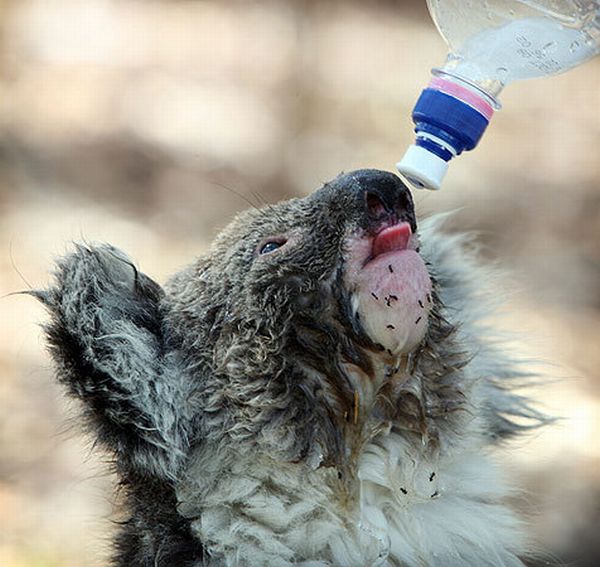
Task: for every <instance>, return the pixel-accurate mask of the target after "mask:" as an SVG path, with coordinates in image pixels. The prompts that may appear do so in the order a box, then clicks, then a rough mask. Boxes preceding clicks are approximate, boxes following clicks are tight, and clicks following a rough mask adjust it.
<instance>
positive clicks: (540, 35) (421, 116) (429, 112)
mask: <svg viewBox="0 0 600 567" xmlns="http://www.w3.org/2000/svg"><path fill="white" fill-rule="evenodd" d="M427 4H428V6H429V11H430V12H431V15H432V17H433V20H434V22H435V24H436V26H437V28H438V30H439V32H440V34H441V35H442V37H443V38H444V39H445V40H446V42H447V44H448V46H449V48H450V53H449V55H448V57H447V59H446V62H445V64H444V65H443V67H441V68H434V69H433V70H432V74H433V78H432V80H431V82H430V83H429V85H428V87H427V88H426V89H425V90H423V92H422V93H421V96H420V97H419V99H418V101H417V103H416V105H415V108H414V110H413V121H414V123H415V133H416V141H415V143H414V144H413V145H412V146H410V147H409V149H408V151H407V152H406V154H405V155H404V157H403V158H402V160H401V161H400V162H399V163H398V165H397V167H398V170H399V172H400V173H401V174H402V175H403V176H404V177H406V178H407V180H408V181H409V182H410V183H411V184H413V185H415V186H416V187H421V188H427V189H439V188H440V185H441V182H442V179H443V177H444V175H445V174H446V171H447V170H448V163H449V161H450V160H451V159H452V158H453V157H455V156H457V155H459V154H460V153H461V152H463V151H467V150H471V149H473V148H474V147H475V146H476V145H477V143H478V142H479V140H480V138H481V136H482V135H483V132H484V130H485V129H486V127H487V125H488V123H489V121H490V119H491V117H492V115H493V113H494V111H495V110H498V109H499V108H500V103H499V101H498V95H499V94H500V92H501V91H502V89H503V88H504V87H505V86H506V85H508V84H509V83H511V82H513V81H517V80H521V79H530V78H535V77H542V76H546V75H553V74H556V73H561V72H563V71H566V70H567V69H570V68H572V67H575V66H576V65H579V64H580V63H583V62H584V61H587V60H588V59H590V58H592V57H593V56H594V55H597V54H598V53H600V0H537V1H535V0H427Z"/></svg>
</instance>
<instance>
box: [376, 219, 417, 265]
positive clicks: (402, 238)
mask: <svg viewBox="0 0 600 567" xmlns="http://www.w3.org/2000/svg"><path fill="white" fill-rule="evenodd" d="M403 250H415V251H418V239H417V237H416V235H414V234H413V232H412V229H411V227H410V224H409V223H408V222H400V223H398V224H395V225H392V226H387V227H385V228H384V229H383V230H381V231H380V232H378V233H377V234H376V235H375V237H374V238H373V243H372V250H371V257H370V258H369V259H368V261H367V263H368V262H370V261H372V260H373V259H375V258H377V257H378V256H381V255H382V254H389V253H391V252H401V251H403Z"/></svg>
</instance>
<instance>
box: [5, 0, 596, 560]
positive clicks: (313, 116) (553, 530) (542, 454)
mask: <svg viewBox="0 0 600 567" xmlns="http://www.w3.org/2000/svg"><path fill="white" fill-rule="evenodd" d="M445 53H446V49H445V45H444V43H443V42H442V40H441V39H440V38H439V36H438V34H437V32H436V31H435V29H434V27H433V24H432V23H431V21H430V18H429V16H428V13H427V11H426V7H425V0H414V1H407V0H396V1H392V0H388V1H383V0H379V1H371V2H359V1H351V0H347V1H343V2H342V1H333V0H331V1H325V0H322V1H317V0H313V1H311V0H303V1H302V0H295V1H293V0H271V1H267V0H257V1H254V0H240V1H234V0H229V1H224V0H213V1H192V0H189V1H181V0H180V1H177V0H168V1H167V0H165V1H159V0H145V1H141V0H139V1H134V0H0V295H4V294H7V293H9V292H12V291H16V290H21V289H27V288H28V287H30V286H31V287H34V288H39V287H40V286H44V285H45V284H46V283H47V282H48V272H49V270H50V268H51V266H52V261H53V258H55V257H56V256H57V255H59V254H62V253H63V252H64V251H66V250H67V249H68V243H69V242H70V241H72V240H80V239H86V240H89V241H97V240H102V241H109V242H111V243H114V244H116V245H118V246H119V247H122V248H124V249H125V250H126V251H127V252H128V253H129V254H130V255H131V256H132V257H133V258H135V259H136V260H137V261H138V262H139V265H140V267H141V268H142V270H144V271H145V272H147V273H149V274H150V275H152V276H153V277H154V278H155V279H157V280H158V281H161V282H163V281H164V280H165V279H166V278H167V277H168V275H170V274H172V273H173V272H174V271H175V270H177V269H178V268H179V267H181V266H182V265H184V264H185V263H187V262H190V261H191V260H192V259H193V257H194V256H196V255H199V254H201V253H202V251H203V250H204V249H205V248H206V246H207V243H208V242H210V240H211V239H212V237H213V236H214V235H215V233H216V232H217V231H218V230H219V228H220V227H222V226H224V225H225V224H226V223H227V221H228V219H230V218H231V216H232V215H233V214H234V213H235V212H236V211H239V210H241V209H244V208H247V206H248V203H247V201H248V200H249V201H252V202H257V201H258V202H273V201H276V200H279V199H284V198H288V197H292V196H296V195H306V194H308V193H309V192H311V191H312V190H313V189H315V188H317V187H318V186H319V185H320V184H321V183H323V182H324V181H326V180H328V179H330V178H332V177H334V176H335V175H337V174H338V173H339V172H340V171H342V170H346V171H347V170H351V169H354V168H359V167H379V168H382V169H389V170H392V169H393V167H394V163H395V162H396V161H397V160H398V159H399V158H400V157H401V155H402V153H403V152H404V150H405V148H406V146H407V145H408V144H409V143H410V142H411V141H412V124H411V120H410V111H411V108H412V105H413V104H414V102H415V100H416V98H417V96H418V94H419V92H420V90H421V88H422V87H423V86H425V84H426V83H427V81H428V79H429V69H430V67H432V66H434V65H437V64H440V63H442V62H443V60H444V58H445ZM502 101H503V104H504V109H503V110H502V112H499V113H498V114H497V115H496V116H495V117H494V119H493V121H492V124H491V126H490V128H489V131H488V132H487V134H486V135H485V137H484V138H483V141H482V143H481V144H480V147H479V148H478V149H477V150H476V151H475V152H472V153H469V154H466V155H464V156H463V157H461V158H460V159H458V160H455V163H453V165H452V168H451V170H450V173H449V175H448V177H447V180H446V182H445V186H444V188H443V190H442V191H441V192H439V193H435V194H432V193H421V192H420V193H418V194H417V195H416V199H417V204H418V209H419V211H420V214H421V216H426V215H428V214H431V213H434V212H437V211H447V210H452V209H459V210H458V212H457V214H456V215H455V216H454V218H453V220H452V221H451V225H450V228H451V229H454V230H464V229H466V230H475V231H477V232H478V233H479V240H480V241H481V243H482V246H483V251H482V253H483V255H484V256H486V257H487V258H489V259H491V260H493V261H495V262H497V263H498V264H499V265H500V266H501V267H502V268H503V269H504V270H505V271H506V272H507V273H509V274H510V276H507V280H506V283H505V284H504V285H505V287H506V288H507V289H510V290H511V291H513V292H514V294H513V299H512V300H511V302H510V305H509V307H508V308H507V309H506V315H505V316H504V317H503V320H502V325H503V326H504V327H505V328H507V329H510V330H516V331H518V332H519V333H520V336H521V337H522V338H520V339H518V340H515V341H514V345H513V346H514V348H515V349H516V350H518V351H519V352H520V353H522V354H525V355H526V356H531V357H534V358H535V359H536V360H537V361H539V367H540V369H541V370H542V372H543V373H544V374H546V375H550V376H552V377H553V378H556V380H554V381H553V382H551V383H549V384H547V385H545V386H543V387H542V388H540V389H538V390H537V391H536V392H535V394H534V395H535V397H536V399H538V400H539V401H540V403H541V404H542V405H543V407H544V408H546V410H547V411H548V412H550V413H551V414H553V415H560V416H562V417H563V418H564V419H563V420H562V421H560V422H559V423H557V424H556V425H554V426H552V427H551V428H547V429H546V430H545V431H543V432H540V433H537V434H535V435H533V436H531V437H529V438H528V439H526V440H521V441H519V442H518V443H517V444H516V446H512V447H511V449H510V450H509V451H507V452H506V454H505V455H501V458H503V459H505V460H506V462H507V465H508V467H509V471H510V474H511V475H513V476H515V477H516V478H517V481H518V482H519V483H520V485H521V486H523V487H525V488H526V489H527V492H526V494H525V496H524V498H523V499H521V502H520V505H521V506H522V507H524V508H525V509H526V510H527V512H528V514H529V515H530V516H531V526H532V532H533V535H534V536H535V537H536V538H537V541H538V542H539V545H540V547H541V549H543V550H544V551H545V552H546V554H547V555H546V557H545V558H544V561H550V562H552V561H563V562H564V563H565V564H568V565H578V566H588V565H589V566H592V565H599V564H600V540H599V538H598V537H597V536H598V526H599V525H600V467H599V466H598V465H599V463H600V442H599V439H600V370H599V369H600V348H599V339H600V286H599V283H600V249H599V246H598V241H599V237H600V160H599V154H598V148H599V142H600V59H597V60H595V61H592V62H589V63H587V64H586V65H584V66H582V67H580V68H578V69H576V70H573V71H570V72H569V73H567V74H566V75H561V76H557V77H553V78H546V79H539V80H535V81H533V82H524V83H521V84H516V85H512V86H511V87H510V88H509V89H508V90H507V91H506V92H505V93H503V95H502ZM44 316H45V314H44V311H43V309H42V308H41V306H39V305H37V304H36V302H35V301H34V300H33V299H31V298H28V297H26V296H12V297H3V298H2V299H1V300H0V566H2V567H33V566H36V567H38V566H44V567H46V566H49V567H54V566H56V567H59V566H60V567H71V566H73V567H81V566H85V567H88V566H89V567H92V566H94V567H100V566H105V565H107V556H108V549H109V545H108V541H109V537H110V533H111V530H112V529H113V524H112V523H111V520H110V518H111V514H112V513H113V501H112V498H111V493H112V482H113V479H112V478H111V477H110V475H107V474H106V473H105V471H104V468H103V466H102V462H101V461H102V457H98V455H96V454H94V453H92V452H91V443H90V442H89V440H87V439H85V438H83V437H82V436H81V435H80V434H79V430H78V427H77V423H76V420H75V419H74V418H73V416H75V415H76V407H75V408H74V407H72V406H71V404H69V403H68V402H66V401H65V400H64V399H63V397H62V395H61V392H60V390H59V388H58V387H57V386H56V385H55V384H54V382H53V379H52V371H51V368H50V365H49V360H48V357H47V356H46V354H45V352H44V345H43V341H42V340H41V338H40V334H41V332H40V329H39V327H38V323H40V322H41V321H43V320H44ZM69 416H70V417H69ZM544 561H540V563H539V565H542V564H546V563H545V562H544Z"/></svg>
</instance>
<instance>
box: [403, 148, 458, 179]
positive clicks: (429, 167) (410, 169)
mask: <svg viewBox="0 0 600 567" xmlns="http://www.w3.org/2000/svg"><path fill="white" fill-rule="evenodd" d="M396 168H397V169H398V171H399V172H400V174H401V175H402V176H403V177H405V178H406V180H407V181H408V182H409V183H410V184H411V185H413V186H415V187H417V188H418V189H433V190H437V189H439V188H440V187H441V185H442V180H443V179H444V176H445V175H446V172H447V171H448V162H447V161H445V160H443V159H442V158H441V157H439V156H437V155H435V154H434V153H432V152H430V151H429V150H427V149H426V148H423V147H421V146H417V145H416V144H413V145H411V146H409V148H408V150H407V151H406V153H405V154H404V157H403V158H402V159H401V160H400V161H399V162H398V163H397V164H396Z"/></svg>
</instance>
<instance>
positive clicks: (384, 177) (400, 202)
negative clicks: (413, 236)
mask: <svg viewBox="0 0 600 567" xmlns="http://www.w3.org/2000/svg"><path fill="white" fill-rule="evenodd" d="M348 175H349V176H351V179H352V182H353V183H352V184H351V186H352V187H353V190H354V191H355V193H356V199H357V202H358V206H359V208H360V209H361V210H362V215H361V216H362V218H363V224H364V225H365V226H364V228H367V229H369V228H375V229H376V228H377V227H379V226H381V224H382V223H384V222H389V223H394V224H395V223H397V222H402V221H407V222H409V223H410V225H411V228H412V230H413V232H415V231H416V230H417V224H416V219H415V208H414V204H413V200H412V196H411V194H410V191H409V189H408V187H406V185H404V183H402V180H401V179H400V178H399V177H398V176H396V175H394V174H392V173H389V172H387V171H379V170H377V169H361V170H358V171H355V172H353V173H349V174H348Z"/></svg>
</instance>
